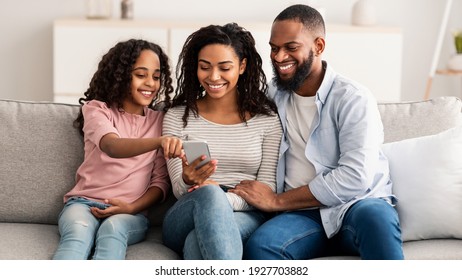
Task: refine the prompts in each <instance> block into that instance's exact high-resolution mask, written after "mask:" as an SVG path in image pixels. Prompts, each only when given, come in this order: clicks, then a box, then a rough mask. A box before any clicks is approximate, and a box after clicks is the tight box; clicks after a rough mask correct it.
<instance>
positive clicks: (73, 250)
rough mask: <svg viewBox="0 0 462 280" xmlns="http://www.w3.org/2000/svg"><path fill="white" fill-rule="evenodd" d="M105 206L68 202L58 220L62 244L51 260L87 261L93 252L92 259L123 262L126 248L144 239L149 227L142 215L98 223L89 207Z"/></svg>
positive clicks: (93, 202) (112, 218)
mask: <svg viewBox="0 0 462 280" xmlns="http://www.w3.org/2000/svg"><path fill="white" fill-rule="evenodd" d="M104 206H105V204H102V203H99V202H95V201H90V200H88V199H85V198H80V197H76V198H71V199H69V200H68V201H67V203H66V205H65V206H64V209H63V210H62V211H61V214H60V216H59V221H58V226H59V233H60V234H61V240H60V242H59V246H58V249H57V250H56V253H55V255H54V256H53V259H55V260H59V259H61V260H63V259H66V260H86V259H88V258H89V256H90V254H91V253H92V249H93V248H94V253H93V259H96V260H98V259H106V260H123V259H125V253H126V250H127V246H128V245H131V244H135V243H137V242H140V241H141V240H143V239H144V238H145V235H146V231H147V229H148V226H149V221H148V219H147V218H146V217H145V216H144V215H143V214H137V215H130V214H117V215H113V216H110V217H108V218H105V219H98V218H96V217H95V216H93V214H92V213H91V212H90V207H104Z"/></svg>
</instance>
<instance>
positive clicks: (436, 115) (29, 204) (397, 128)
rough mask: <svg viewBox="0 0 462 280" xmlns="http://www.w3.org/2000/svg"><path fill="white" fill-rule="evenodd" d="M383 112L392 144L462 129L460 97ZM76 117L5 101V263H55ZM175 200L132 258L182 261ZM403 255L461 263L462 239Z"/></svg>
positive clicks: (79, 152)
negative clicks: (168, 219)
mask: <svg viewBox="0 0 462 280" xmlns="http://www.w3.org/2000/svg"><path fill="white" fill-rule="evenodd" d="M379 109H380V113H381V115H382V118H383V123H384V128H385V140H386V142H391V141H398V140H402V139H406V138H412V137H418V136H424V135H431V134H435V133H438V132H441V131H443V130H446V129H448V128H451V127H454V126H456V125H460V124H462V114H461V109H462V102H461V100H459V99H458V98H456V97H442V98H437V99H434V100H429V101H419V102H402V103H389V104H379ZM77 112H78V106H74V105H65V104H56V103H47V102H24V101H12V100H0V143H1V150H0V158H1V161H0V196H1V200H0V201H1V203H0V248H1V249H0V259H3V260H5V259H11V260H14V259H39V260H45V259H50V258H51V257H52V255H53V253H54V251H55V249H56V247H57V244H58V241H59V233H58V228H57V218H58V214H59V213H60V211H61V209H62V206H63V204H62V197H63V195H64V194H65V193H66V192H67V191H68V190H69V189H70V188H71V187H72V186H73V184H74V174H75V170H76V169H77V167H78V166H79V164H80V163H81V161H82V157H83V144H82V138H81V137H80V135H79V134H78V132H77V130H76V129H74V128H73V126H72V121H73V120H74V118H75V116H76V114H77ZM173 202H174V198H173V196H172V195H171V196H170V198H169V199H168V200H167V201H166V202H165V203H163V204H162V205H159V206H155V207H153V208H152V209H150V214H149V215H150V220H151V222H152V228H151V229H150V232H149V234H148V236H147V239H146V240H145V241H143V242H141V243H139V244H135V245H132V246H129V248H128V251H127V259H147V260H148V259H149V260H152V259H162V260H168V259H179V256H178V255H177V254H176V253H174V252H173V251H172V250H170V249H168V248H167V247H165V246H164V245H163V244H162V239H161V228H160V226H161V223H162V217H163V215H164V214H165V211H166V210H167V209H168V207H169V206H171V204H172V203H173ZM378 242H379V241H378ZM404 252H405V257H406V259H462V240H459V239H455V238H444V239H431V240H415V241H406V242H404ZM332 258H333V259H336V258H337V259H338V258H344V257H332Z"/></svg>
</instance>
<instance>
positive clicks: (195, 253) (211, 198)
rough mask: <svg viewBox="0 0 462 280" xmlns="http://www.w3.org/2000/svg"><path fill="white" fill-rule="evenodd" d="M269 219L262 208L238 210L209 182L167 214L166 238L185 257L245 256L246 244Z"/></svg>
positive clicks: (177, 203)
mask: <svg viewBox="0 0 462 280" xmlns="http://www.w3.org/2000/svg"><path fill="white" fill-rule="evenodd" d="M264 221H265V215H264V214H263V213H261V212H259V211H248V212H234V211H233V209H232V207H231V205H230V204H229V202H228V199H227V197H226V194H225V192H224V191H223V190H222V189H221V188H220V187H218V186H215V185H208V186H204V187H201V188H199V189H197V190H195V191H193V192H191V193H188V194H186V195H184V196H182V197H181V198H180V199H178V201H177V202H176V203H175V204H174V205H173V206H172V207H171V208H170V209H169V211H168V212H167V214H166V215H165V218H164V222H163V226H162V230H163V240H164V243H165V245H167V246H168V247H169V248H171V249H172V250H174V251H176V252H177V253H178V254H180V255H183V258H184V259H195V260H197V259H207V260H231V259H234V260H236V259H239V260H240V259H242V253H243V243H245V242H246V240H247V239H248V238H249V236H250V235H251V234H252V232H253V231H254V230H255V229H256V228H257V227H258V226H260V225H261V224H262V223H263V222H264Z"/></svg>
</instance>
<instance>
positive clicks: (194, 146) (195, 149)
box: [183, 140, 210, 168]
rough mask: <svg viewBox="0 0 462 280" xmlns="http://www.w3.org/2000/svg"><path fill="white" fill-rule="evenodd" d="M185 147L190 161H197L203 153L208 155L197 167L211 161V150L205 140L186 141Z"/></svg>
mask: <svg viewBox="0 0 462 280" xmlns="http://www.w3.org/2000/svg"><path fill="white" fill-rule="evenodd" d="M183 149H184V152H185V154H186V159H187V160H188V163H191V162H193V161H195V160H196V159H197V158H200V157H201V156H202V155H206V156H207V158H206V159H204V160H203V161H201V163H199V165H198V166H197V167H196V168H200V167H202V166H203V165H204V164H206V163H207V162H209V161H210V151H209V146H208V145H207V142H205V141H194V140H191V141H184V142H183Z"/></svg>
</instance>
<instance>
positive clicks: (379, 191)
mask: <svg viewBox="0 0 462 280" xmlns="http://www.w3.org/2000/svg"><path fill="white" fill-rule="evenodd" d="M323 65H324V67H325V70H326V72H325V75H324V80H323V82H322V84H321V86H320V87H319V90H318V92H317V93H316V107H317V114H316V115H315V117H314V120H313V129H312V131H311V135H310V137H309V139H308V142H307V143H306V148H305V151H304V153H305V156H306V158H307V159H308V160H309V161H310V162H311V163H312V164H313V166H314V168H315V170H316V176H315V178H314V179H313V180H312V181H311V182H307V184H308V186H309V188H310V190H311V192H312V193H313V195H314V196H315V197H316V199H317V200H318V201H319V202H321V203H322V204H323V205H324V206H325V207H322V208H321V209H320V211H321V212H320V213H321V218H322V221H323V226H324V230H325V232H326V234H327V236H328V237H332V236H333V235H334V234H335V233H337V232H338V230H339V228H340V226H341V224H342V219H343V216H344V214H345V212H346V210H347V209H348V208H349V207H350V206H351V205H352V204H353V203H355V202H357V201H359V200H361V199H364V198H368V197H380V198H385V199H387V200H388V201H391V198H392V197H393V195H392V183H391V180H390V175H389V166H388V160H387V158H386V157H385V155H384V154H383V152H382V151H381V145H382V143H383V125H382V121H381V118H380V113H379V111H378V107H377V102H376V100H375V98H374V96H373V95H372V94H371V93H370V91H369V90H368V89H367V88H365V87H363V86H362V85H360V84H358V83H356V82H354V81H352V80H350V79H348V78H346V77H343V76H341V75H339V74H337V73H335V72H334V71H333V70H332V68H331V67H330V66H328V65H327V64H326V63H325V62H323ZM269 94H270V97H272V98H273V99H274V101H275V102H276V104H277V106H278V110H279V115H280V118H281V122H282V126H283V131H284V135H283V138H282V141H281V147H280V157H279V163H278V171H277V191H278V192H283V191H284V179H285V169H286V168H290V166H286V164H285V153H286V151H287V150H288V149H290V146H289V143H288V141H287V137H286V135H287V134H286V133H287V124H286V110H287V108H288V100H289V95H290V94H292V93H288V92H285V91H280V90H277V89H276V88H274V87H270V91H269Z"/></svg>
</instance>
